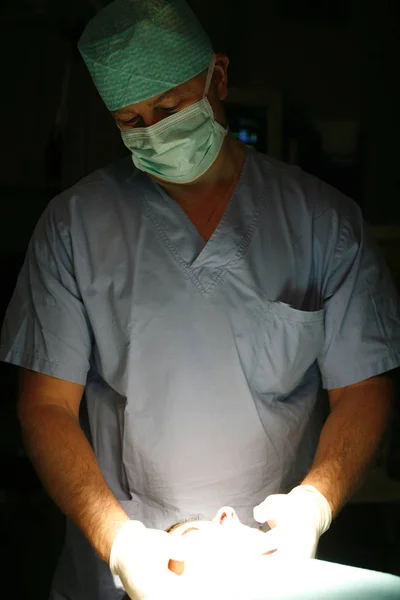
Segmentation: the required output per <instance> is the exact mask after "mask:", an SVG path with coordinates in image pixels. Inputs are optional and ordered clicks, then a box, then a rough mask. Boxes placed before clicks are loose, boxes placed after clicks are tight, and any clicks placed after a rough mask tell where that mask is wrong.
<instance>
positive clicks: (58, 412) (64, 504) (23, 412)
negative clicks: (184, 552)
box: [18, 369, 129, 562]
mask: <svg viewBox="0 0 400 600" xmlns="http://www.w3.org/2000/svg"><path fill="white" fill-rule="evenodd" d="M83 389H84V388H83V386H80V385H77V384H74V383H70V382H68V381H64V380H61V379H56V378H54V377H49V376H47V375H42V374H40V373H35V372H33V371H28V370H25V369H24V370H22V377H21V389H20V397H19V403H18V417H19V420H20V423H21V427H22V436H23V440H24V443H25V447H26V449H27V453H28V456H29V458H30V459H31V461H32V463H33V465H34V467H35V469H36V471H37V473H38V475H39V478H40V479H41V481H42V483H43V485H44V487H45V488H46V489H47V491H48V493H49V494H50V496H51V497H52V498H53V500H54V501H55V503H56V504H57V505H58V506H59V508H60V509H61V510H62V512H63V513H64V514H66V515H67V516H68V517H69V518H70V519H71V520H72V521H73V522H74V523H75V524H76V525H77V526H78V527H79V528H80V529H81V530H82V532H83V533H84V535H85V536H86V537H87V538H88V540H89V542H90V543H91V544H92V546H93V547H94V549H95V550H96V552H97V553H98V554H99V556H100V557H101V558H102V559H103V560H105V561H107V562H108V560H109V556H110V551H111V546H112V542H113V540H114V537H115V535H116V534H117V532H118V531H119V529H120V528H121V526H122V525H123V523H125V521H127V520H129V517H128V515H127V514H126V513H125V511H124V510H123V509H122V508H121V506H120V504H119V502H118V500H117V499H116V498H115V496H114V494H113V493H112V492H111V490H110V488H109V487H108V485H107V483H106V482H105V480H104V478H103V476H102V474H101V471H100V468H99V466H98V463H97V460H96V457H95V455H94V453H93V450H92V448H91V446H90V444H89V442H88V441H87V439H86V437H85V435H84V433H83V431H82V429H81V427H80V425H79V405H80V402H81V399H82V394H83Z"/></svg>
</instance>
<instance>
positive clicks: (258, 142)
mask: <svg viewBox="0 0 400 600" xmlns="http://www.w3.org/2000/svg"><path fill="white" fill-rule="evenodd" d="M225 110H226V115H227V119H228V123H229V127H230V130H231V132H232V135H233V136H234V137H235V138H236V139H238V140H240V141H241V142H242V143H243V144H246V146H250V147H252V148H255V149H256V150H259V151H260V152H268V140H267V109H266V108H265V107H257V106H245V105H243V106H241V105H238V104H229V103H227V105H226V106H225Z"/></svg>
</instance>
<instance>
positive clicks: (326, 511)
mask: <svg viewBox="0 0 400 600" xmlns="http://www.w3.org/2000/svg"><path fill="white" fill-rule="evenodd" d="M298 494H302V495H304V494H308V495H309V498H310V500H311V498H312V501H313V503H314V505H315V508H316V509H317V510H316V511H315V516H316V527H317V528H318V531H319V535H322V534H323V533H325V531H327V530H328V529H329V527H330V526H331V523H332V510H331V507H330V504H329V502H328V500H327V499H326V498H325V496H324V495H323V494H321V492H320V491H319V490H317V488H315V487H314V486H313V485H298V486H297V487H295V488H293V489H292V491H291V492H289V495H290V496H294V495H296V496H297V495H298Z"/></svg>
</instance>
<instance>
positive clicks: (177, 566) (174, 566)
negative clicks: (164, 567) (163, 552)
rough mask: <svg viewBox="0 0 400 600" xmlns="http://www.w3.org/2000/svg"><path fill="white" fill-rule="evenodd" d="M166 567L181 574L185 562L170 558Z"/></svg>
mask: <svg viewBox="0 0 400 600" xmlns="http://www.w3.org/2000/svg"><path fill="white" fill-rule="evenodd" d="M168 569H169V570H170V571H172V572H173V573H175V574H176V575H182V573H183V571H184V570H185V563H184V562H183V561H181V560H170V561H169V563H168Z"/></svg>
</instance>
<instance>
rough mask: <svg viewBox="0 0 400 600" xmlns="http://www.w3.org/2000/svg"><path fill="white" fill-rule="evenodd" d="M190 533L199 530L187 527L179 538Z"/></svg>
mask: <svg viewBox="0 0 400 600" xmlns="http://www.w3.org/2000/svg"><path fill="white" fill-rule="evenodd" d="M191 531H199V528H198V527H188V528H187V529H185V531H183V532H182V533H181V536H184V535H186V534H187V533H190V532H191Z"/></svg>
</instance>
